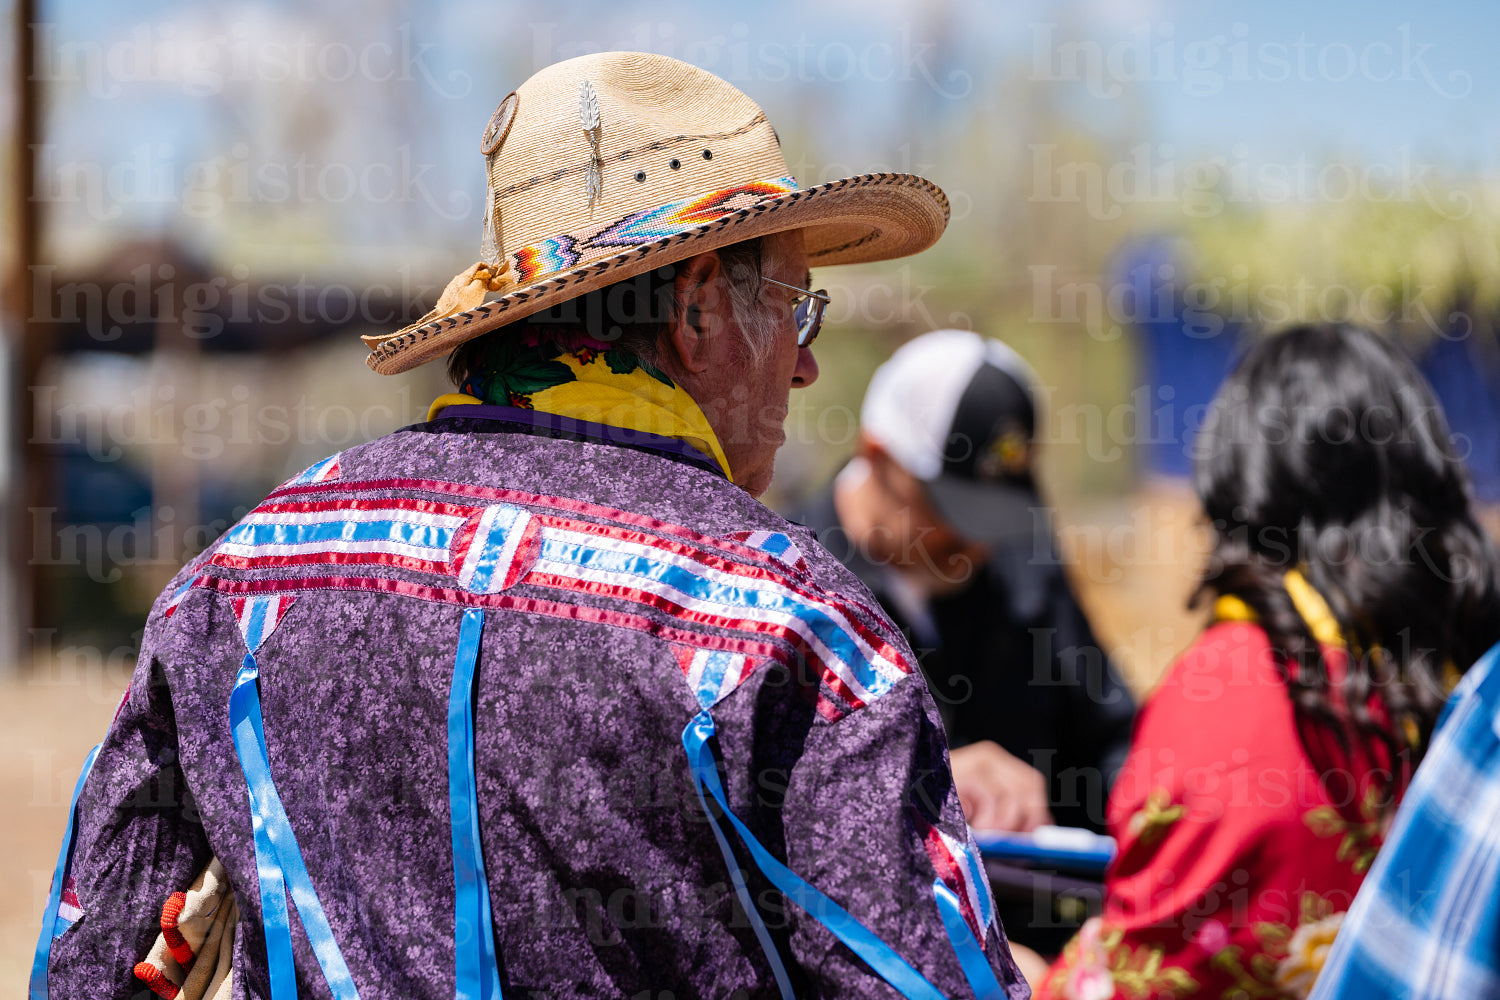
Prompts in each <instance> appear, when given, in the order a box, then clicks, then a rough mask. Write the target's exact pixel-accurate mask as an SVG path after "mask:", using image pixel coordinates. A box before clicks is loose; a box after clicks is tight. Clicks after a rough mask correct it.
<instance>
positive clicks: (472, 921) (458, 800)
mask: <svg viewBox="0 0 1500 1000" xmlns="http://www.w3.org/2000/svg"><path fill="white" fill-rule="evenodd" d="M483 631H484V612H483V611H481V610H479V609H478V608H471V609H470V610H468V611H465V612H464V617H463V623H462V624H461V625H460V626H459V631H458V652H457V654H456V655H455V656H454V658H453V687H452V688H451V689H450V690H449V692H448V804H449V818H450V820H451V823H452V828H453V887H454V914H453V945H454V958H453V966H454V974H455V979H456V987H455V996H456V997H457V1000H500V968H499V963H498V961H497V960H496V958H495V932H494V922H493V919H492V918H491V914H490V884H489V880H488V879H487V878H486V877H485V874H484V850H483V848H482V846H481V844H480V840H479V809H478V801H479V789H478V784H477V782H476V781H475V778H474V708H473V704H472V701H473V691H474V666H475V663H476V662H477V660H478V658H479V637H480V635H481V633H482V632H483Z"/></svg>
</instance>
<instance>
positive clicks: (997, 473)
mask: <svg viewBox="0 0 1500 1000" xmlns="http://www.w3.org/2000/svg"><path fill="white" fill-rule="evenodd" d="M1036 384H1037V380H1036V374H1035V373H1034V372H1033V371H1032V370H1031V367H1030V366H1029V365H1027V364H1026V362H1025V361H1024V360H1022V358H1021V356H1020V355H1019V354H1017V353H1016V352H1015V351H1014V350H1012V349H1011V348H1009V347H1007V346H1006V345H1005V344H1002V343H1000V341H998V340H992V339H990V338H988V337H981V336H980V335H979V334H977V333H973V332H971V331H968V330H935V331H933V332H932V333H927V334H923V335H922V336H920V337H917V338H916V339H915V340H911V341H909V342H907V343H906V344H903V345H902V346H901V347H900V348H899V349H898V350H897V351H896V353H894V354H892V355H891V357H890V359H889V360H888V361H886V362H885V364H883V365H881V366H880V367H879V368H877V369H876V370H875V375H874V377H873V378H871V379H870V387H869V389H867V390H866V391H865V401H864V405H863V407H861V409H860V426H861V429H862V430H863V431H864V433H865V434H866V435H867V436H868V437H869V438H870V439H871V440H873V441H874V442H875V443H876V444H878V445H880V446H881V447H882V448H884V449H885V450H886V451H887V452H888V453H889V454H890V456H891V457H892V458H894V459H895V460H896V462H897V463H898V464H899V465H900V466H901V467H902V468H904V469H905V470H906V471H908V472H910V473H911V474H912V475H914V476H916V477H917V478H918V479H920V480H922V481H923V482H924V483H926V485H927V492H928V495H929V496H930V497H931V498H932V502H933V505H934V506H935V507H936V508H937V509H938V512H939V513H940V514H942V516H943V518H944V519H945V520H946V521H947V522H948V523H949V524H951V525H952V526H953V527H954V528H956V529H957V530H958V531H959V532H960V533H962V534H963V535H964V536H966V537H968V538H972V539H974V540H976V541H981V542H992V543H993V542H1000V541H1006V540H1011V539H1016V538H1023V537H1030V536H1031V534H1032V531H1033V526H1032V524H1033V514H1032V508H1036V507H1040V506H1041V504H1042V501H1041V499H1040V497H1039V496H1038V494H1037V490H1036V485H1035V482H1034V481H1033V479H1032V476H1031V457H1032V439H1033V436H1034V435H1035V432H1036V409H1035V406H1034V403H1033V400H1032V391H1033V390H1032V386H1034V385H1036Z"/></svg>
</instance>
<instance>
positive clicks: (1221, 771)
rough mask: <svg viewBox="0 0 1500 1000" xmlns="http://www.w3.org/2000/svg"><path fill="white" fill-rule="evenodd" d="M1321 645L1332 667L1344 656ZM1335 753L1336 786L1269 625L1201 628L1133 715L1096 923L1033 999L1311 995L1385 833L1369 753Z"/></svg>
mask: <svg viewBox="0 0 1500 1000" xmlns="http://www.w3.org/2000/svg"><path fill="white" fill-rule="evenodd" d="M1323 654H1324V658H1325V660H1327V661H1328V664H1329V668H1330V673H1331V674H1332V675H1333V676H1335V677H1337V676H1338V673H1339V672H1340V670H1341V668H1342V666H1343V663H1344V654H1343V652H1342V651H1341V650H1337V649H1330V648H1328V647H1324V650H1323ZM1361 757H1363V759H1361ZM1335 762H1336V763H1337V764H1338V766H1339V768H1340V771H1341V772H1342V774H1341V776H1340V777H1341V779H1343V780H1336V781H1334V782H1331V783H1330V785H1331V786H1332V787H1333V788H1334V791H1335V795H1330V792H1329V788H1328V787H1325V785H1324V783H1323V782H1322V781H1320V779H1319V775H1318V771H1317V769H1316V768H1315V767H1314V765H1313V763H1312V761H1311V760H1309V758H1308V755H1307V753H1306V752H1305V751H1304V749H1303V747H1302V744H1301V743H1300V742H1299V741H1298V738H1297V728H1296V725H1295V723H1294V719H1293V711H1292V702H1291V699H1290V698H1289V697H1288V694H1287V690H1286V685H1285V683H1284V682H1283V681H1282V679H1281V677H1280V676H1279V674H1278V672H1277V669H1276V664H1275V661H1274V660H1273V658H1272V655H1271V648H1270V643H1269V641H1268V640H1267V638H1266V634H1265V632H1263V631H1262V630H1261V629H1260V627H1259V626H1258V625H1255V624H1252V623H1248V622H1236V621H1221V622H1219V623H1217V624H1214V625H1212V626H1210V627H1209V628H1208V629H1207V630H1206V631H1204V632H1203V634H1202V635H1200V636H1199V637H1198V641H1197V642H1196V643H1195V644H1194V645H1193V646H1192V648H1190V649H1189V650H1188V651H1187V652H1186V653H1184V654H1183V655H1182V656H1181V658H1179V659H1178V661H1177V662H1176V663H1175V664H1173V666H1172V668H1171V670H1170V671H1169V672H1168V674H1167V676H1166V678H1165V679H1164V680H1163V682H1162V684H1161V686H1160V687H1159V688H1158V689H1157V690H1156V692H1155V693H1154V694H1153V695H1152V697H1151V698H1150V700H1149V701H1148V702H1147V703H1146V705H1145V707H1144V708H1143V709H1142V710H1141V713H1140V717H1139V719H1138V721H1137V723H1136V730H1135V736H1134V739H1133V741H1132V744H1131V751H1130V756H1129V758H1128V760H1127V761H1126V764H1125V766H1124V769H1123V770H1122V771H1121V773H1120V777H1119V780H1118V782H1117V783H1116V784H1115V786H1114V790H1113V792H1112V794H1111V796H1110V803H1109V816H1108V821H1109V828H1110V829H1109V832H1110V833H1111V834H1112V835H1113V836H1114V837H1115V838H1116V840H1117V841H1118V842H1119V855H1118V856H1117V857H1116V859H1115V861H1114V863H1113V864H1112V865H1111V866H1110V869H1109V871H1108V873H1107V875H1106V878H1105V903H1104V912H1103V915H1102V919H1100V920H1095V921H1090V924H1089V925H1088V926H1086V927H1085V929H1084V931H1083V932H1081V933H1080V934H1079V935H1078V936H1077V937H1075V938H1074V940H1073V941H1072V942H1071V943H1069V945H1068V946H1067V948H1066V949H1064V951H1063V953H1062V955H1061V956H1060V957H1059V958H1058V960H1057V961H1056V962H1055V963H1054V964H1053V966H1052V968H1051V969H1050V970H1049V971H1048V973H1047V975H1046V977H1045V978H1044V979H1043V981H1042V982H1041V983H1040V984H1037V986H1038V988H1037V993H1036V995H1037V997H1038V998H1052V997H1057V998H1073V1000H1103V998H1107V997H1120V998H1127V1000H1147V998H1168V997H1176V998H1181V997H1194V998H1205V1000H1207V998H1213V1000H1219V998H1225V1000H1241V998H1244V1000H1251V998H1262V997H1276V998H1280V997H1304V996H1306V995H1307V993H1308V991H1309V989H1310V988H1311V986H1312V981H1313V978H1314V977H1315V976H1316V975H1317V971H1318V969H1319V968H1321V967H1322V962H1323V957H1324V955H1326V953H1327V950H1328V946H1329V945H1330V944H1331V943H1332V941H1333V935H1334V933H1335V932H1336V931H1337V929H1338V925H1339V922H1340V920H1341V919H1342V917H1343V914H1344V912H1345V911H1346V910H1347V909H1348V908H1349V903H1350V901H1351V900H1352V899H1353V898H1354V893H1355V891H1356V890H1358V889H1359V885H1360V882H1361V881H1363V879H1364V873H1365V871H1366V870H1367V869H1368V868H1369V866H1370V862H1371V861H1372V860H1373V859H1374V857H1375V853H1376V850H1377V849H1378V848H1379V846H1380V837H1381V831H1382V824H1381V821H1380V816H1379V812H1378V809H1377V802H1378V797H1379V794H1380V790H1379V788H1378V787H1376V786H1375V784H1374V783H1373V782H1372V780H1371V778H1372V774H1371V771H1372V768H1373V765H1372V764H1371V763H1370V761H1369V759H1368V757H1365V756H1364V755H1359V754H1356V757H1355V759H1354V760H1350V759H1348V758H1347V757H1346V758H1343V759H1341V760H1339V759H1337V758H1335ZM1340 800H1342V801H1340Z"/></svg>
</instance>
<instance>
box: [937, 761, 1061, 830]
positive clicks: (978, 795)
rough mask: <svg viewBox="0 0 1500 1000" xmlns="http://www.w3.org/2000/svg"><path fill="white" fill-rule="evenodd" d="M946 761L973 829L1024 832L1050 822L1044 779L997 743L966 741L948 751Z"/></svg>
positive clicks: (965, 814)
mask: <svg viewBox="0 0 1500 1000" xmlns="http://www.w3.org/2000/svg"><path fill="white" fill-rule="evenodd" d="M948 761H949V763H950V765H951V766H952V768H953V785H954V787H955V788H957V789H958V801H959V802H960V803H961V804H962V805H963V808H964V816H966V817H967V818H968V820H969V825H970V826H972V827H973V828H974V829H976V830H1008V831H1014V832H1019V833H1026V832H1028V831H1030V830H1035V829H1036V828H1037V827H1039V826H1045V825H1048V824H1050V823H1051V822H1052V813H1051V812H1050V811H1049V810H1048V809H1047V779H1046V778H1044V777H1042V773H1041V772H1040V771H1038V770H1037V769H1036V768H1034V767H1032V766H1031V765H1030V764H1027V763H1026V762H1025V761H1023V760H1021V759H1020V758H1018V757H1012V756H1011V755H1010V754H1008V753H1006V752H1005V751H1004V750H1002V749H1001V748H1000V745H999V744H997V743H995V742H993V741H992V740H982V741H980V742H978V743H970V744H969V745H968V746H962V747H959V748H958V749H957V750H952V751H950V752H949V754H948Z"/></svg>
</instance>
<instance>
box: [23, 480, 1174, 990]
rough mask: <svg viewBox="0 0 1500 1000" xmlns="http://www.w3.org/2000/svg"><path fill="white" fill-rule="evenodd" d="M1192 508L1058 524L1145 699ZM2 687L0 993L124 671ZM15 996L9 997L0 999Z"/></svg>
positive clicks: (67, 663) (36, 912)
mask: <svg viewBox="0 0 1500 1000" xmlns="http://www.w3.org/2000/svg"><path fill="white" fill-rule="evenodd" d="M1196 510H1197V508H1196V504H1195V501H1194V500H1193V498H1192V496H1191V494H1190V493H1188V492H1186V490H1185V489H1184V488H1183V487H1181V486H1168V485H1164V486H1160V487H1154V488H1149V489H1146V490H1143V491H1141V492H1139V493H1137V494H1135V495H1133V496H1131V497H1129V498H1126V499H1121V500H1116V501H1112V502H1108V503H1097V504H1092V505H1089V506H1086V507H1080V508H1079V509H1077V510H1063V511H1061V512H1060V514H1059V520H1058V525H1057V528H1058V535H1059V538H1060V541H1061V546H1062V552H1063V556H1064V559H1065V561H1066V562H1067V563H1068V564H1069V566H1070V572H1071V574H1072V578H1073V580H1074V583H1075V586H1076V588H1077V590H1078V592H1079V594H1080V597H1081V599H1082V601H1083V603H1084V606H1085V608H1086V609H1087V611H1088V612H1089V615H1090V618H1091V620H1092V621H1093V623H1094V626H1095V629H1096V630H1097V632H1098V633H1099V636H1100V638H1101V640H1102V641H1103V642H1104V643H1105V644H1106V645H1107V646H1108V647H1109V648H1110V649H1111V650H1112V651H1113V652H1114V654H1115V656H1116V659H1117V662H1119V664H1120V666H1121V668H1122V670H1123V672H1124V673H1125V675H1126V680H1127V681H1128V682H1129V683H1130V685H1131V686H1132V687H1133V688H1134V689H1135V690H1136V691H1137V692H1143V691H1145V690H1148V689H1149V688H1150V686H1151V685H1152V684H1153V683H1154V682H1155V680H1156V678H1157V677H1158V676H1159V675H1160V673H1161V671H1162V670H1163V669H1164V668H1165V667H1166V666H1167V664H1169V663H1170V662H1171V659H1172V657H1173V656H1175V655H1176V654H1177V653H1178V652H1180V651H1181V650H1182V649H1184V648H1185V647H1186V646H1187V645H1188V643H1189V642H1190V641H1191V640H1192V637H1193V636H1194V635H1195V634H1196V633H1197V631H1198V628H1199V618H1198V616H1194V615H1190V614H1189V613H1188V612H1187V611H1186V610H1185V608H1184V602H1185V600H1186V597H1187V594H1188V592H1189V591H1190V590H1191V588H1192V584H1193V577H1194V574H1195V572H1196V569H1197V567H1198V566H1199V565H1200V564H1201V558H1202V552H1203V548H1202V545H1203V540H1202V538H1201V536H1200V535H1198V534H1197V533H1196V531H1195V528H1194V524H1195V516H1196ZM63 652H64V654H65V655H59V656H55V657H53V658H52V659H51V660H48V661H46V662H42V663H39V664H38V665H37V666H36V667H34V668H33V670H32V671H31V672H30V673H29V674H28V675H26V676H23V677H20V678H12V679H10V680H6V681H0V802H4V803H5V817H4V822H3V823H0V858H4V859H5V860H4V862H3V863H0V900H4V902H3V904H0V983H6V984H19V983H24V982H25V981H26V977H27V976H28V975H29V972H30V967H31V957H32V950H33V949H34V948H35V945H36V935H37V929H38V927H39V925H40V914H41V909H42V904H43V902H44V901H45V899H46V895H47V889H48V882H49V879H50V877H51V872H52V867H53V864H54V863H55V860H56V856H57V848H58V844H59V842H60V840H61V837H62V832H63V827H64V825H65V823H66V821H67V805H68V800H69V796H70V795H71V793H72V789H73V784H74V782H75V781H76V779H77V776H78V769H79V767H80V766H81V764H82V763H83V759H84V756H85V755H86V754H87V753H88V750H89V748H90V747H92V746H93V745H94V744H95V743H96V742H98V740H99V738H100V737H101V736H102V735H103V733H104V731H105V729H106V728H107V727H108V725H109V720H110V718H111V716H112V715H113V713H114V710H115V707H116V705H118V703H119V700H120V695H121V693H122V692H123V690H124V687H125V683H126V681H127V679H128V669H129V665H128V664H124V663H122V662H120V657H114V658H112V659H106V658H105V657H103V656H99V655H93V656H90V655H86V654H81V653H78V652H76V651H75V652H72V653H68V652H67V651H63ZM3 992H5V993H7V994H9V995H17V993H18V991H17V993H13V992H11V991H10V990H5V991H3Z"/></svg>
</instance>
